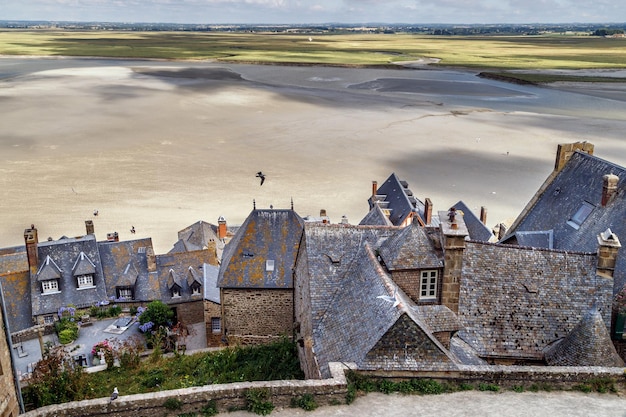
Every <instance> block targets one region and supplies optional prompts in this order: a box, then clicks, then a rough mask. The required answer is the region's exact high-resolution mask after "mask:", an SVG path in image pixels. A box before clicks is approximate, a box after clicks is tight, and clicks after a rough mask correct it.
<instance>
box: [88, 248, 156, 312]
mask: <svg viewBox="0 0 626 417" xmlns="http://www.w3.org/2000/svg"><path fill="white" fill-rule="evenodd" d="M98 249H99V251H100V256H101V258H102V265H103V269H104V274H105V276H106V284H107V294H108V296H109V299H111V298H113V299H115V296H116V288H117V287H128V286H131V287H133V288H134V295H135V298H134V299H135V300H136V301H152V300H159V299H160V296H161V291H160V286H159V281H158V279H157V278H158V277H157V276H156V274H155V273H151V272H150V271H148V258H147V255H148V253H154V249H153V247H152V239H150V238H143V239H135V240H127V241H122V242H113V241H102V242H98Z"/></svg>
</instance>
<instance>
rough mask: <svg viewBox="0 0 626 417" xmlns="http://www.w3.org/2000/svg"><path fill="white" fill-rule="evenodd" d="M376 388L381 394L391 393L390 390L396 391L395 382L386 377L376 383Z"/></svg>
mask: <svg viewBox="0 0 626 417" xmlns="http://www.w3.org/2000/svg"><path fill="white" fill-rule="evenodd" d="M378 388H379V389H380V392H382V393H383V394H391V393H392V392H395V391H397V387H396V384H395V383H394V382H393V381H390V380H388V379H383V380H382V381H380V383H379V384H378Z"/></svg>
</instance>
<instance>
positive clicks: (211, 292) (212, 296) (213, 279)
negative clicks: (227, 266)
mask: <svg viewBox="0 0 626 417" xmlns="http://www.w3.org/2000/svg"><path fill="white" fill-rule="evenodd" d="M219 273H220V269H219V267H217V266H214V265H209V264H204V267H203V278H204V284H203V286H202V288H203V289H204V299H205V300H208V301H212V302H214V303H217V304H221V298H220V289H219V287H218V286H217V278H218V275H219Z"/></svg>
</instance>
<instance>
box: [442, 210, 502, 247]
mask: <svg viewBox="0 0 626 417" xmlns="http://www.w3.org/2000/svg"><path fill="white" fill-rule="evenodd" d="M452 207H454V208H455V209H456V210H457V213H458V211H459V210H460V211H462V212H463V221H465V226H467V231H468V232H469V237H470V239H472V240H479V241H481V242H491V241H494V240H496V238H495V236H494V234H493V232H492V231H491V229H489V228H488V227H487V226H486V225H485V224H484V223H483V222H481V221H480V218H479V217H477V216H476V214H474V212H473V211H472V210H471V209H470V208H469V207H468V206H467V205H466V204H465V203H464V202H463V201H459V202H458V203H456V204H455V205H453V206H452Z"/></svg>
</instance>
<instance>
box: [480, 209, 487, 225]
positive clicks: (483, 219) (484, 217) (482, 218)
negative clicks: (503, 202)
mask: <svg viewBox="0 0 626 417" xmlns="http://www.w3.org/2000/svg"><path fill="white" fill-rule="evenodd" d="M480 222H481V223H482V224H484V225H486V224H487V207H485V206H481V207H480Z"/></svg>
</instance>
